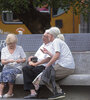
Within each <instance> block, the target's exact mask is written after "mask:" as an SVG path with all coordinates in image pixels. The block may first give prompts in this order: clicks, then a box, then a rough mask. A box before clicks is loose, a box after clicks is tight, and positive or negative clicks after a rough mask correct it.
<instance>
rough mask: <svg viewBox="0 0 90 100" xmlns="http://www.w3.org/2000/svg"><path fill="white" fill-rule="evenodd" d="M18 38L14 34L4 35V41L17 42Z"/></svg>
mask: <svg viewBox="0 0 90 100" xmlns="http://www.w3.org/2000/svg"><path fill="white" fill-rule="evenodd" d="M17 41H18V39H17V36H16V35H15V34H8V35H7V37H6V43H7V44H8V43H17Z"/></svg>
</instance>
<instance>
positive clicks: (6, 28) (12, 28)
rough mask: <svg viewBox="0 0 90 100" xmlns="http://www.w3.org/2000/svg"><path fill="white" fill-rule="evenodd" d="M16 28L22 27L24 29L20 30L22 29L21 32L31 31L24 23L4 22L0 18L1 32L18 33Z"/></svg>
mask: <svg viewBox="0 0 90 100" xmlns="http://www.w3.org/2000/svg"><path fill="white" fill-rule="evenodd" d="M18 28H22V29H23V30H24V31H23V30H21V31H23V34H31V32H30V31H29V30H28V28H27V27H26V26H25V25H24V24H4V23H2V21H1V19H0V31H2V34H7V33H15V34H19V33H18V30H17V29H18ZM16 30H17V31H16ZM0 33H1V32H0Z"/></svg>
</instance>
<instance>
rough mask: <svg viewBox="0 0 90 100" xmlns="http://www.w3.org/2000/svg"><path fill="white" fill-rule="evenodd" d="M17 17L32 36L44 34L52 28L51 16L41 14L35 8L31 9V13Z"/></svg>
mask: <svg viewBox="0 0 90 100" xmlns="http://www.w3.org/2000/svg"><path fill="white" fill-rule="evenodd" d="M24 12H25V11H24ZM16 15H18V18H19V19H20V20H21V21H22V22H23V23H24V24H25V25H26V26H27V28H28V29H29V30H30V31H31V32H32V34H41V33H44V31H45V29H47V28H49V27H50V14H49V13H41V12H39V11H37V10H36V9H35V8H34V7H30V9H29V11H26V12H25V13H22V14H16Z"/></svg>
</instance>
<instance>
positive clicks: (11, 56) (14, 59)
mask: <svg viewBox="0 0 90 100" xmlns="http://www.w3.org/2000/svg"><path fill="white" fill-rule="evenodd" d="M16 44H17V37H16V35H14V34H9V35H8V36H7V38H6V47H4V48H2V50H1V63H2V64H3V65H4V68H3V70H2V73H1V76H0V98H2V97H6V98H8V97H12V96H13V85H14V83H15V78H16V75H17V74H20V73H21V72H22V63H23V62H25V61H26V55H25V53H24V51H23V48H22V47H21V46H18V45H16ZM6 83H8V85H9V90H8V92H7V93H6V94H5V95H3V89H4V85H5V84H6Z"/></svg>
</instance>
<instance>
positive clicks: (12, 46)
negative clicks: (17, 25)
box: [7, 42, 16, 49]
mask: <svg viewBox="0 0 90 100" xmlns="http://www.w3.org/2000/svg"><path fill="white" fill-rule="evenodd" d="M7 46H8V47H9V48H10V49H14V48H15V47H16V43H15V42H14V43H7Z"/></svg>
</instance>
